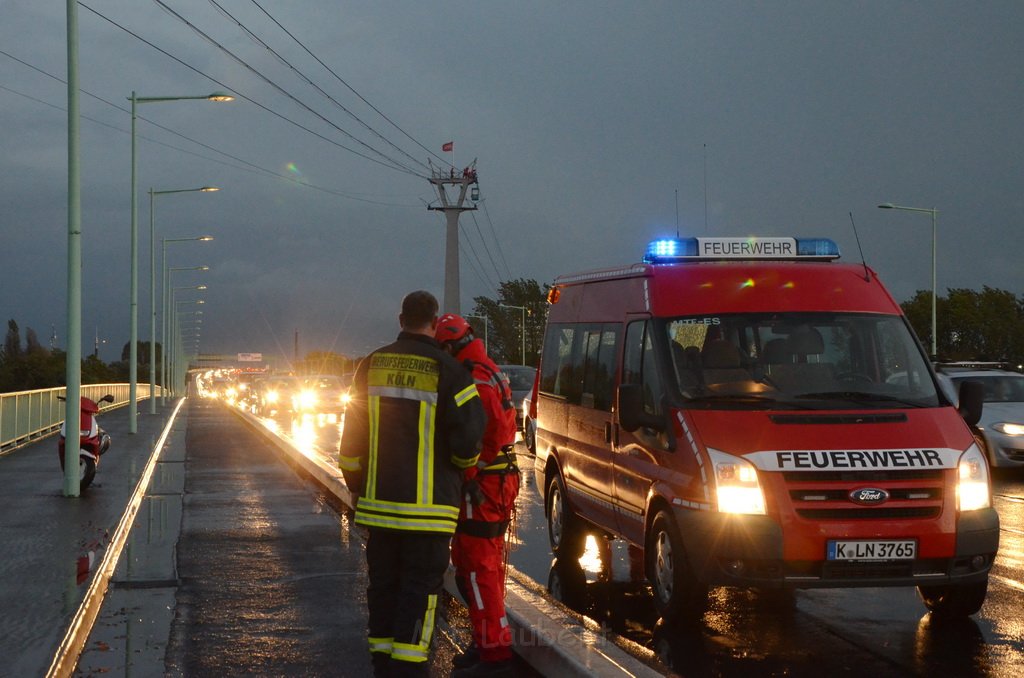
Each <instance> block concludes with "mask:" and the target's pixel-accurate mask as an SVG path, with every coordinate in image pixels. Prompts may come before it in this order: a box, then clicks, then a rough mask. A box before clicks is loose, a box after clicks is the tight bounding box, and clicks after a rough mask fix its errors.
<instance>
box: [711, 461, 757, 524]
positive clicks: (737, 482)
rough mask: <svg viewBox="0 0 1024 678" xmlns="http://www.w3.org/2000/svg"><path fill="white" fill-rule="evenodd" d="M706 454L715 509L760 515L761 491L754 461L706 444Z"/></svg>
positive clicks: (724, 511)
mask: <svg viewBox="0 0 1024 678" xmlns="http://www.w3.org/2000/svg"><path fill="white" fill-rule="evenodd" d="M708 455H709V456H710V457H711V465H712V467H713V468H714V476H715V488H716V490H717V493H718V510H719V512H721V513H748V514H755V515H764V514H765V504H764V492H762V491H761V484H760V483H759V482H758V480H757V469H756V468H754V465H753V464H751V463H750V462H749V461H747V460H746V459H741V458H739V457H734V456H732V455H731V454H726V453H725V452H720V451H719V450H714V449H711V448H710V447H709V448H708Z"/></svg>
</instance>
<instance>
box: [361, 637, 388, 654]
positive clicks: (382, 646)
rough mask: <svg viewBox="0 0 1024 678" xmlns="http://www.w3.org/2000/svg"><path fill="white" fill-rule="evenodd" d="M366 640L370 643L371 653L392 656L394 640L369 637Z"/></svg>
mask: <svg viewBox="0 0 1024 678" xmlns="http://www.w3.org/2000/svg"><path fill="white" fill-rule="evenodd" d="M366 640H367V641H369V644H370V652H380V653H382V654H391V649H392V647H393V646H394V644H395V639H394V638H373V637H368V638H367V639H366Z"/></svg>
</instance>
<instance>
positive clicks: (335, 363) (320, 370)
mask: <svg viewBox="0 0 1024 678" xmlns="http://www.w3.org/2000/svg"><path fill="white" fill-rule="evenodd" d="M353 370H355V363H354V361H353V360H352V359H351V358H346V357H345V356H343V355H341V354H339V353H334V352H332V351H311V352H310V353H307V354H306V357H305V358H304V359H303V360H301V361H300V362H299V364H298V365H296V366H295V371H296V372H297V373H298V374H336V375H338V376H341V375H343V374H346V373H348V372H352V371H353Z"/></svg>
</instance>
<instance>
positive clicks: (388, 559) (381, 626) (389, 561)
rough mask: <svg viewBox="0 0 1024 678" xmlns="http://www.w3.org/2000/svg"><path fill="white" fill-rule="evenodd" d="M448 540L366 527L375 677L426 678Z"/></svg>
mask: <svg viewBox="0 0 1024 678" xmlns="http://www.w3.org/2000/svg"><path fill="white" fill-rule="evenodd" d="M450 543H451V537H449V536H448V535H443V534H431V533H423V532H410V531H406V530H387V529H382V528H370V535H369V537H368V538H367V541H366V565H367V573H368V575H369V580H370V584H369V586H368V587H367V589H366V603H367V608H368V610H369V623H368V627H369V628H368V634H367V635H368V640H369V645H370V657H371V659H372V661H373V667H374V675H375V676H378V677H379V676H428V675H429V672H430V662H429V659H430V647H431V640H432V637H433V633H434V626H435V617H436V615H437V613H438V610H437V606H438V602H439V600H440V594H441V589H442V587H443V585H444V573H445V571H447V569H448V558H449V552H450V550H449V545H450Z"/></svg>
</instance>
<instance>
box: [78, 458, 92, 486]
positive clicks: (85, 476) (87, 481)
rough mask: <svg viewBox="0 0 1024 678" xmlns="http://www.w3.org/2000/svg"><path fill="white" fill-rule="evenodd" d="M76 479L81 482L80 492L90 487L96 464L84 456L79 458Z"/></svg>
mask: <svg viewBox="0 0 1024 678" xmlns="http://www.w3.org/2000/svg"><path fill="white" fill-rule="evenodd" d="M78 477H79V479H80V480H81V485H80V486H79V488H80V490H84V489H85V488H87V487H89V486H90V485H92V480H93V478H95V477H96V462H95V461H94V460H93V459H90V458H89V457H86V456H84V455H82V456H79V457H78Z"/></svg>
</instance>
